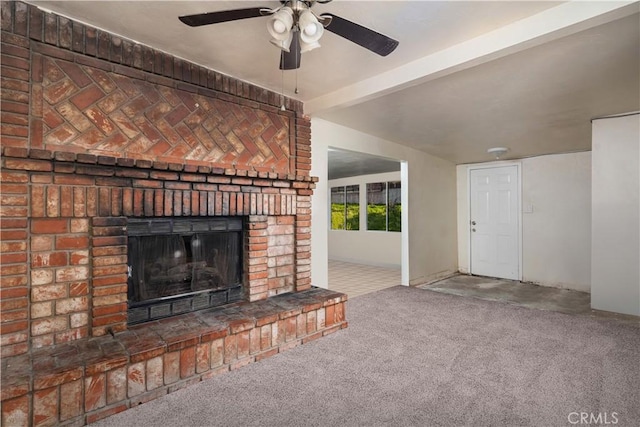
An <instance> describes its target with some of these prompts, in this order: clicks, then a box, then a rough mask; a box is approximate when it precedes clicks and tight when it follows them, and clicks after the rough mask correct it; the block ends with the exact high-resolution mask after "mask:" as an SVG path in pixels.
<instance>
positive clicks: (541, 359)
mask: <svg viewBox="0 0 640 427" xmlns="http://www.w3.org/2000/svg"><path fill="white" fill-rule="evenodd" d="M348 304H349V305H348V311H347V318H348V319H349V321H350V326H349V328H348V329H345V330H343V331H340V332H337V333H335V334H333V335H330V336H328V337H325V338H322V339H320V340H318V341H314V342H311V343H308V344H306V345H303V346H300V347H296V348H295V349H293V350H291V351H288V352H285V353H282V354H279V355H276V356H274V357H272V358H270V359H266V360H264V361H262V362H259V363H255V364H252V365H249V366H246V367H244V368H241V369H240V370H237V371H233V372H230V373H227V374H224V375H221V376H218V377H215V378H213V379H211V380H208V381H204V382H201V383H199V384H197V385H194V386H192V387H189V388H187V389H184V390H181V391H178V392H175V393H172V394H170V395H167V396H165V397H163V398H161V399H157V400H154V401H151V402H149V403H145V404H143V405H141V406H138V407H136V408H133V409H131V410H129V411H126V412H124V413H121V414H117V415H115V416H112V417H110V418H108V419H105V420H102V421H100V422H98V423H96V424H95V425H96V426H101V427H107V426H114V427H116V426H117V427H121V426H332V425H336V426H466V425H468V426H509V427H513V426H565V425H567V426H570V425H573V424H572V423H571V421H575V420H576V419H578V418H576V417H581V416H582V415H581V413H586V414H589V415H588V416H591V414H593V417H600V418H599V419H600V421H601V423H600V424H601V425H602V424H604V423H603V422H602V421H604V420H605V418H603V417H608V418H606V419H607V420H608V421H609V423H611V421H612V420H613V419H614V417H615V420H616V421H617V423H616V425H617V426H638V425H640V404H639V402H640V363H639V361H640V330H639V329H637V328H633V327H629V326H625V325H624V324H622V325H621V324H618V323H616V322H615V321H611V320H597V319H591V318H588V317H584V316H570V315H566V314H562V313H554V312H547V311H540V310H533V309H528V308H523V307H518V306H513V305H509V304H505V303H498V302H491V301H483V300H478V299H473V298H464V297H459V296H452V295H446V294H440V293H436V292H431V291H427V290H421V289H416V288H407V287H400V286H396V287H393V288H390V289H385V290H382V291H378V292H374V293H370V294H367V295H363V296H360V297H358V298H354V299H353V300H350V301H349V302H348ZM592 425H593V423H592Z"/></svg>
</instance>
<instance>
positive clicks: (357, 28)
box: [179, 0, 398, 70]
mask: <svg viewBox="0 0 640 427" xmlns="http://www.w3.org/2000/svg"><path fill="white" fill-rule="evenodd" d="M331 1H332V0H280V3H281V5H280V6H279V7H277V8H274V9H270V8H265V7H250V8H244V9H231V10H225V11H220V12H210V13H198V14H194V15H185V16H180V17H179V19H180V21H182V22H183V23H185V24H187V25H189V26H191V27H199V26H202V25H209V24H219V23H222V22H229V21H237V20H240V19H246V18H257V17H260V16H270V18H269V22H268V23H267V30H268V31H269V34H270V35H271V37H272V39H271V43H273V44H274V45H276V46H278V47H279V48H280V49H281V50H282V52H281V54H280V69H281V70H295V69H297V68H300V57H301V54H302V53H304V52H308V51H310V50H312V49H315V48H318V47H320V43H319V40H320V37H322V34H323V33H324V30H325V29H326V30H327V31H331V32H332V33H334V34H337V35H339V36H340V37H343V38H345V39H347V40H350V41H352V42H353V43H355V44H357V45H359V46H362V47H364V48H365V49H368V50H370V51H371V52H374V53H377V54H378V55H380V56H387V55H389V54H390V53H391V52H393V51H394V49H395V48H396V47H397V46H398V41H397V40H394V39H392V38H390V37H387V36H385V35H384V34H380V33H378V32H376V31H373V30H371V29H369V28H366V27H363V26H362V25H359V24H356V23H355V22H351V21H348V20H346V19H344V18H341V17H339V16H337V15H334V14H331V13H324V14H322V15H316V14H315V13H314V12H313V11H312V10H311V7H312V6H313V5H314V3H321V4H324V3H329V2H331Z"/></svg>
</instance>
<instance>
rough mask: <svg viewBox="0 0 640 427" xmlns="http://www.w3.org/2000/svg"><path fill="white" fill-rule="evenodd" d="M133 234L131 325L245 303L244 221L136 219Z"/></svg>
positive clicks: (130, 247)
mask: <svg viewBox="0 0 640 427" xmlns="http://www.w3.org/2000/svg"><path fill="white" fill-rule="evenodd" d="M127 231H128V323H129V324H137V323H143V322H148V321H151V320H155V319H161V318H164V317H169V316H174V315H178V314H182V313H186V312H190V311H197V310H202V309H206V308H210V307H216V306H220V305H224V304H228V303H230V302H234V301H238V300H240V299H242V296H243V290H242V283H243V271H242V265H243V263H242V253H243V221H242V219H241V218H237V217H223V218H220V217H216V218H154V219H130V220H129V222H128V225H127Z"/></svg>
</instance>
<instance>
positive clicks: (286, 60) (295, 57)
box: [280, 34, 302, 70]
mask: <svg viewBox="0 0 640 427" xmlns="http://www.w3.org/2000/svg"><path fill="white" fill-rule="evenodd" d="M301 57H302V54H301V53H300V38H299V37H298V35H297V34H294V36H293V39H291V46H289V52H287V51H284V50H283V51H282V53H280V69H281V70H297V69H298V68H300V59H301Z"/></svg>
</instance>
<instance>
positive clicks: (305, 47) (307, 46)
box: [300, 35, 320, 53]
mask: <svg viewBox="0 0 640 427" xmlns="http://www.w3.org/2000/svg"><path fill="white" fill-rule="evenodd" d="M319 47H320V43H318V42H317V41H315V42H309V43H308V42H306V41H304V39H303V38H302V35H300V53H305V52H309V51H311V50H313V49H316V48H319Z"/></svg>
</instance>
